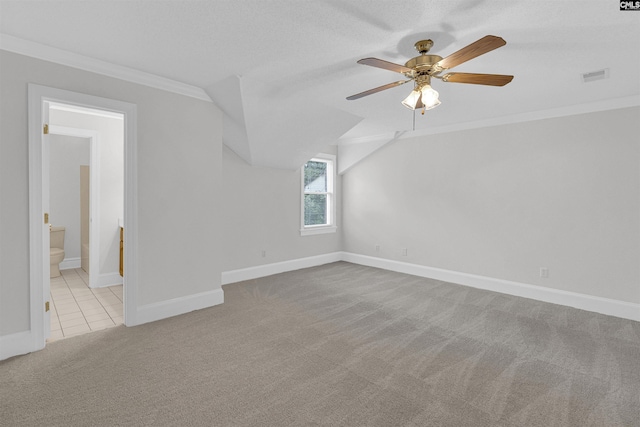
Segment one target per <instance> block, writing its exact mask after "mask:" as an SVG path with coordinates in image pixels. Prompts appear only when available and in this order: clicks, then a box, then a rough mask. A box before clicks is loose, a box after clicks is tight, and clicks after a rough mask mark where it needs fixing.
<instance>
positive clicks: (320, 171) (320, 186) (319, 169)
mask: <svg viewBox="0 0 640 427" xmlns="http://www.w3.org/2000/svg"><path fill="white" fill-rule="evenodd" d="M304 191H306V192H311V193H314V192H318V193H325V192H326V191H327V164H326V163H325V162H308V163H307V164H306V165H304Z"/></svg>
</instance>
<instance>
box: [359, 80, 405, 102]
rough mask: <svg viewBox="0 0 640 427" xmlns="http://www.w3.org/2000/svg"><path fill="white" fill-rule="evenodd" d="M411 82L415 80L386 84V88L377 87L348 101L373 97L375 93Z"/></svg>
mask: <svg viewBox="0 0 640 427" xmlns="http://www.w3.org/2000/svg"><path fill="white" fill-rule="evenodd" d="M411 81H413V80H400V81H397V82H393V83H389V84H386V85H384V86H379V87H377V88H375V89H369V90H365V91H364V92H360V93H357V94H355V95H351V96H348V97H347V99H348V100H349V101H353V100H354V99H359V98H362V97H364V96H367V95H371V94H374V93H378V92H382V91H383V90H387V89H391V88H392V87H396V86H400V85H403V84H405V83H407V82H411Z"/></svg>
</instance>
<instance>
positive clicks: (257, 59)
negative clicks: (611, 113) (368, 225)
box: [0, 0, 640, 171]
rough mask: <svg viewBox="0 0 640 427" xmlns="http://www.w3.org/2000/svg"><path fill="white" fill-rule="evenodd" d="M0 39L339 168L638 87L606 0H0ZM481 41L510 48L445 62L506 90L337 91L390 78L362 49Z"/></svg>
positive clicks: (631, 32)
mask: <svg viewBox="0 0 640 427" xmlns="http://www.w3.org/2000/svg"><path fill="white" fill-rule="evenodd" d="M0 33H1V34H3V35H5V36H9V37H11V38H16V39H21V40H26V41H29V42H35V43H39V44H42V45H46V46H49V47H52V48H58V49H63V50H65V51H68V52H72V53H74V54H78V55H83V56H85V57H88V58H93V59H97V60H101V61H106V62H108V63H111V64H115V65H118V66H122V67H128V68H130V69H133V70H138V71H141V72H145V73H150V74H154V75H157V76H161V77H165V78H168V79H172V80H175V81H177V82H181V83H184V84H187V85H191V86H194V87H197V88H201V89H202V90H204V93H206V95H207V96H208V97H209V98H210V99H211V100H212V101H213V102H215V103H216V104H217V105H218V106H219V107H220V108H221V109H222V111H223V112H224V113H225V122H224V142H225V144H226V145H227V146H229V147H230V148H231V149H232V150H234V151H235V152H236V153H237V154H238V155H240V156H241V157H242V158H243V159H245V160H246V161H247V162H248V163H250V164H253V165H261V166H269V167H278V168H290V169H294V168H298V167H300V166H301V165H302V164H303V163H304V162H305V161H306V160H308V159H309V158H310V157H312V156H313V155H315V154H316V153H318V152H319V151H320V150H321V149H323V147H325V146H326V145H327V144H338V145H339V149H340V154H341V155H340V157H341V166H340V170H341V171H344V170H345V169H347V168H348V167H349V166H350V165H352V164H354V163H355V162H357V161H358V160H359V159H360V158H362V157H364V156H366V155H367V154H368V153H370V152H371V151H373V150H375V149H377V148H379V147H380V146H382V145H384V144H385V143H387V142H389V141H392V140H394V139H397V138H402V137H407V136H410V135H417V134H431V133H438V132H444V131H448V130H451V129H458V128H465V127H466V128H469V127H475V126H486V125H490V124H496V123H507V122H509V121H510V120H523V119H532V118H538V117H542V116H544V114H546V113H543V112H554V111H555V112H557V113H558V114H561V113H562V112H563V111H575V112H580V111H582V110H585V109H586V110H588V109H597V108H607V106H615V105H628V104H632V105H637V104H638V99H639V96H640V95H639V94H640V47H639V45H638V40H640V12H634V11H621V10H619V2H617V1H614V0H595V1H593V0H591V1H590V0H585V1H582V2H576V1H568V0H567V1H558V0H555V1H535V2H533V1H522V0H509V1H494V0H475V1H470V0H467V1H463V0H430V1H425V0H369V1H355V0H351V1H345V0H315V1H300V0H297V1H296V0H271V1H264V0H236V1H231V0H229V1H210V0H209V1H153V2H150V1H132V0H130V1H6V0H3V1H1V2H0ZM487 34H492V35H497V36H500V37H502V38H504V39H505V40H506V41H507V45H506V46H504V47H501V48H500V49H497V50H495V51H492V52H490V53H487V54H485V55H483V56H480V57H478V58H475V59H473V60H471V61H469V62H466V63H464V64H462V65H460V66H459V67H456V68H455V70H454V71H459V72H477V73H496V74H511V75H514V76H515V78H514V80H513V82H511V83H510V84H508V85H507V86H504V87H489V86H478V85H468V84H456V83H444V82H442V81H439V80H437V81H434V82H433V83H432V86H433V87H434V88H435V89H436V90H438V91H439V92H440V100H441V101H442V104H441V105H440V106H439V107H438V108H435V109H433V110H429V111H427V112H426V113H425V114H424V115H421V114H420V112H417V113H416V114H415V124H414V113H413V112H412V111H410V110H408V109H406V108H405V107H404V106H402V105H401V101H402V100H403V99H404V98H405V97H406V96H407V94H408V93H409V92H410V90H411V88H410V87H409V86H410V84H408V85H404V86H400V87H397V88H393V89H389V90H386V91H384V92H380V93H377V94H374V95H371V96H368V97H365V98H362V99H359V100H355V101H347V100H346V99H345V98H346V97H347V96H349V95H352V94H355V93H358V92H362V91H364V90H367V89H371V88H374V87H377V86H381V85H383V84H386V83H390V82H394V81H397V80H402V79H403V76H402V75H400V74H396V73H393V72H391V71H386V70H382V69H378V68H372V67H367V66H363V65H358V64H357V63H356V61H357V60H358V59H360V58H364V57H376V58H380V59H384V60H387V61H391V62H395V63H399V64H404V63H405V62H406V61H407V60H408V59H410V58H411V57H414V56H416V55H417V52H415V50H414V47H413V45H414V43H415V42H416V41H418V40H421V39H427V38H429V39H432V40H433V41H434V46H433V48H432V49H431V52H430V53H433V54H438V55H440V56H443V57H444V56H447V55H448V54H450V53H453V52H454V51H456V50H458V49H460V48H462V47H464V46H466V45H468V44H469V43H472V42H474V41H475V40H477V39H479V38H481V37H483V36H485V35H487ZM603 69H607V73H608V74H607V76H608V78H605V79H602V80H596V81H593V82H588V83H585V82H583V79H582V74H583V73H589V72H594V71H598V70H603Z"/></svg>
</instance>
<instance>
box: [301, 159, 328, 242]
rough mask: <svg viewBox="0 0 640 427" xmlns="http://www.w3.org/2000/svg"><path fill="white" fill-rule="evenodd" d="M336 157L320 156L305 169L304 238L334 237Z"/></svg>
mask: <svg viewBox="0 0 640 427" xmlns="http://www.w3.org/2000/svg"><path fill="white" fill-rule="evenodd" d="M335 162H336V156H333V155H329V154H319V155H318V156H316V157H314V158H313V159H311V160H309V161H308V162H307V163H306V164H305V165H304V166H303V167H302V228H301V230H300V234H302V235H303V236H305V235H309V234H320V233H334V232H335V231H336V225H335V212H336V209H335V208H336V206H335V191H334V182H335Z"/></svg>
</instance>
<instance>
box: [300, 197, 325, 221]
mask: <svg viewBox="0 0 640 427" xmlns="http://www.w3.org/2000/svg"><path fill="white" fill-rule="evenodd" d="M326 223H327V195H326V194H305V195H304V225H320V224H326Z"/></svg>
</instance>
